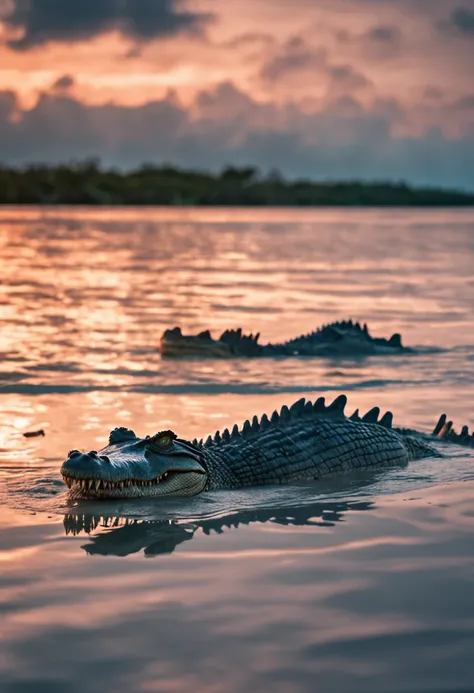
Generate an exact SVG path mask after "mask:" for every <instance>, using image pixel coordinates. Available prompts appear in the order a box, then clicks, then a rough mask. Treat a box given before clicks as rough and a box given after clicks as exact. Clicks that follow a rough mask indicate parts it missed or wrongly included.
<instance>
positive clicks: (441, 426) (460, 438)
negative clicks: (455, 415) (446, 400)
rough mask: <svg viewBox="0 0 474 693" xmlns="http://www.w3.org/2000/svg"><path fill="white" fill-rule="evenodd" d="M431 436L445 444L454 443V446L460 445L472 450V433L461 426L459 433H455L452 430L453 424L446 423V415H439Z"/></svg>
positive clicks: (473, 441) (473, 444)
mask: <svg viewBox="0 0 474 693" xmlns="http://www.w3.org/2000/svg"><path fill="white" fill-rule="evenodd" d="M433 435H434V436H436V437H437V438H439V439H440V440H444V441H446V442H447V443H455V444H456V445H462V446H463V447H466V448H474V431H473V432H472V433H470V432H469V428H468V427H467V426H463V427H462V428H461V432H460V433H457V431H456V430H455V429H454V428H453V422H452V421H448V417H447V416H446V414H441V416H440V417H439V419H438V423H437V424H436V426H435V427H434V429H433Z"/></svg>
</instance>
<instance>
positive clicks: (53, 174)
mask: <svg viewBox="0 0 474 693" xmlns="http://www.w3.org/2000/svg"><path fill="white" fill-rule="evenodd" d="M0 204H14V205H17V204H45V205H54V204H67V205H166V206H169V205H174V206H183V205H184V206H186V205H189V206H304V207H309V206H315V207H323V206H324V207H327V206H348V207H351V206H353V207H372V206H373V207H385V206H386V207H392V206H394V207H448V206H474V192H472V193H469V192H462V191H460V190H449V189H443V188H428V187H423V188H422V187H414V186H410V185H408V184H406V183H403V182H397V183H395V182H386V181H380V182H376V181H375V182H363V181H312V180H310V179H307V178H304V179H303V178H300V179H294V180H286V179H285V178H283V176H282V175H281V174H280V173H279V172H278V171H273V172H270V173H268V174H262V173H260V171H259V170H258V169H257V168H253V167H250V166H248V167H241V168H238V167H233V166H228V167H226V168H224V169H223V170H222V171H221V172H220V173H208V172H204V171H198V170H190V169H181V168H177V167H174V166H171V165H169V164H164V165H162V166H156V165H152V164H144V165H143V166H141V167H139V168H136V169H134V170H130V171H122V170H119V169H115V168H105V167H101V165H100V163H99V162H98V161H96V160H87V161H84V162H77V163H76V162H74V163H70V164H60V165H29V166H25V167H22V168H20V167H8V166H6V165H0Z"/></svg>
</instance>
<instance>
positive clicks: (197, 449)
mask: <svg viewBox="0 0 474 693" xmlns="http://www.w3.org/2000/svg"><path fill="white" fill-rule="evenodd" d="M346 402H347V398H346V396H345V395H340V396H339V397H337V398H336V399H335V400H334V402H332V404H330V405H328V406H326V404H325V400H324V397H320V398H319V399H318V400H316V402H315V403H314V404H313V403H311V402H306V401H305V400H304V399H300V400H299V401H298V402H295V404H293V406H292V407H290V408H288V407H287V406H284V407H283V408H282V409H281V411H280V412H279V413H278V412H276V411H275V412H274V413H273V415H272V417H271V419H269V418H268V417H267V416H266V415H263V416H262V417H261V419H260V420H259V419H258V418H257V417H256V416H254V418H253V420H252V422H250V421H249V420H247V421H246V422H245V423H244V425H243V426H242V428H241V429H240V430H239V428H238V426H237V425H235V426H234V428H233V430H232V432H230V431H229V430H228V429H226V430H225V431H224V432H223V433H222V434H221V433H220V432H219V431H217V433H216V434H215V435H214V436H212V437H211V436H209V438H208V439H207V440H206V441H205V442H204V441H203V440H201V441H197V440H194V441H192V442H191V441H188V440H184V439H182V438H178V437H177V436H176V434H175V433H174V432H173V431H169V430H166V431H160V432H159V433H156V434H155V435H153V436H146V437H145V438H138V437H137V436H136V435H135V433H134V432H133V431H131V430H129V429H126V428H115V429H114V430H113V431H112V432H111V433H110V436H109V443H108V445H107V446H106V447H105V448H103V449H102V450H100V451H99V452H97V451H95V450H92V451H91V452H88V453H81V452H80V451H79V450H71V451H70V452H69V455H68V458H67V460H65V462H64V463H63V465H62V467H61V474H62V475H63V478H64V481H65V483H66V484H67V485H68V487H69V488H70V489H71V493H72V495H73V496H74V497H76V498H143V497H146V498H150V497H156V498H163V497H166V496H191V495H195V494H198V493H201V492H202V491H208V490H213V489H230V488H240V487H245V486H247V487H248V486H258V485H270V484H284V483H292V482H297V481H302V480H314V479H319V478H320V477H322V476H324V475H327V474H333V473H341V472H345V471H349V470H351V469H354V468H357V469H358V468H361V469H381V468H384V467H390V466H396V465H406V464H408V462H410V461H411V460H417V459H422V458H425V457H432V456H434V457H439V456H443V452H442V447H443V445H445V444H446V442H451V443H456V444H460V445H465V446H470V447H474V434H470V433H469V431H468V429H467V427H466V426H465V427H464V428H463V429H462V431H461V433H460V434H457V433H455V432H454V430H453V428H452V422H448V421H447V420H446V416H445V415H444V414H443V415H442V416H441V417H440V419H439V421H438V423H437V425H436V427H435V429H434V431H433V433H432V434H431V435H426V434H423V433H419V432H417V431H414V430H410V429H401V428H397V429H394V428H392V419H393V416H392V414H391V412H387V413H386V414H384V416H383V417H381V418H380V420H379V414H380V410H379V408H378V407H374V408H373V409H371V410H370V411H369V412H367V414H365V416H363V417H362V418H360V416H359V413H358V411H356V412H354V414H352V416H351V417H349V418H348V417H346V416H345V414H344V408H345V405H346Z"/></svg>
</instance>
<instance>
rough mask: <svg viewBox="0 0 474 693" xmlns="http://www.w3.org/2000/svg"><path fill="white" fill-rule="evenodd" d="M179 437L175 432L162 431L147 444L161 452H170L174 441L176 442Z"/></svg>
mask: <svg viewBox="0 0 474 693" xmlns="http://www.w3.org/2000/svg"><path fill="white" fill-rule="evenodd" d="M177 437H178V436H177V435H176V433H173V431H160V432H159V433H157V434H156V435H154V436H152V437H151V438H150V439H149V440H148V441H147V442H148V444H149V445H151V446H152V447H155V448H158V449H159V450H169V449H170V447H171V446H172V445H173V440H176V438H177Z"/></svg>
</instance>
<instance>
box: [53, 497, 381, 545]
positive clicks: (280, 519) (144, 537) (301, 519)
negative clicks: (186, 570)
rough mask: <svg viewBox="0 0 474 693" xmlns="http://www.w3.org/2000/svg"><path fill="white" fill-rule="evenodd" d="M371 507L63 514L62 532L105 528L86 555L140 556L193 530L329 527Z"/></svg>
mask: <svg viewBox="0 0 474 693" xmlns="http://www.w3.org/2000/svg"><path fill="white" fill-rule="evenodd" d="M372 508H374V503H373V501H370V500H352V501H344V500H340V501H335V500H328V501H319V502H314V503H310V504H306V505H301V506H287V507H281V506H280V507H272V508H257V509H253V510H241V511H235V512H233V513H230V514H228V515H225V516H221V517H213V518H206V519H199V520H195V521H181V520H169V519H167V520H137V519H127V518H120V517H114V516H107V515H80V514H72V513H71V514H69V515H66V517H65V518H64V528H65V532H66V534H73V535H78V534H81V533H82V532H84V533H86V534H90V533H91V532H93V531H94V530H96V529H97V528H98V527H102V528H104V529H106V530H108V531H103V532H101V533H100V534H97V535H93V536H91V537H90V539H91V542H90V543H88V544H84V545H83V546H82V547H81V548H82V549H84V551H85V552H86V553H88V554H89V555H100V556H128V555H130V554H133V553H138V552H139V551H141V550H143V551H144V554H145V555H146V556H157V555H160V554H170V553H173V551H174V550H175V549H176V547H177V546H179V545H180V544H182V543H183V542H185V541H189V540H191V539H193V538H194V537H195V536H196V534H197V533H199V530H200V531H201V532H202V533H203V534H205V535H209V534H211V533H216V534H222V533H223V532H224V530H225V529H227V528H228V529H230V528H238V527H239V526H240V525H250V524H253V523H266V522H270V523H273V524H277V525H283V526H289V525H295V526H303V525H307V526H321V527H330V526H333V525H334V524H335V523H337V522H340V521H341V520H342V519H343V517H344V515H345V513H347V512H349V511H363V510H370V509H372Z"/></svg>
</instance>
